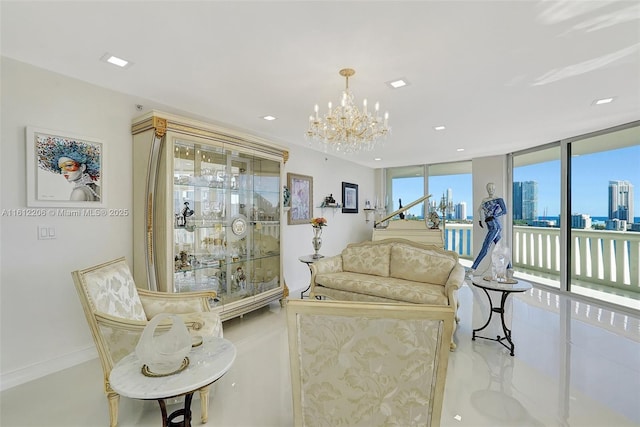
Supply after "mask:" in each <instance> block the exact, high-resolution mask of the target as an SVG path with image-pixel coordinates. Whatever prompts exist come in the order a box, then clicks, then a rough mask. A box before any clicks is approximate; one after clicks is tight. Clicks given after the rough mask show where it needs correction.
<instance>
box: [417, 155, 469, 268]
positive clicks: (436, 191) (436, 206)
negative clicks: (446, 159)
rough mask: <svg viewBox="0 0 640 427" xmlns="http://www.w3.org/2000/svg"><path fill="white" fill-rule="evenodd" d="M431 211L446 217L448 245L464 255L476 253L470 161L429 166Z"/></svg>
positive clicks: (445, 225) (450, 248) (461, 255)
mask: <svg viewBox="0 0 640 427" xmlns="http://www.w3.org/2000/svg"><path fill="white" fill-rule="evenodd" d="M428 174H429V180H428V186H427V189H428V192H429V194H431V198H430V199H429V210H435V211H436V212H438V214H439V215H440V217H444V221H445V224H444V230H445V236H444V238H445V248H446V249H448V250H452V251H456V252H457V253H458V255H459V256H460V257H461V258H466V259H471V258H472V256H473V245H472V240H471V236H472V234H471V233H472V230H473V227H472V222H473V215H474V207H473V206H472V203H473V184H472V177H471V161H464V162H453V163H439V164H435V165H429V168H428Z"/></svg>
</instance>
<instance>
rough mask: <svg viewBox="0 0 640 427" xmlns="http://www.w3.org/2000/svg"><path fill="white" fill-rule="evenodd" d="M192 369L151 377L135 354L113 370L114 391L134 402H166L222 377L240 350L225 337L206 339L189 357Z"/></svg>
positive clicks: (110, 379) (112, 386)
mask: <svg viewBox="0 0 640 427" xmlns="http://www.w3.org/2000/svg"><path fill="white" fill-rule="evenodd" d="M187 357H188V358H189V366H188V367H187V368H186V369H185V370H183V371H182V372H179V373H177V374H173V375H168V376H165V377H147V376H145V375H143V374H142V363H141V362H140V360H139V359H138V356H136V354H135V352H134V353H131V354H129V355H128V356H126V357H124V358H123V359H122V360H120V361H119V362H118V363H117V364H116V365H115V366H114V367H113V369H112V370H111V374H110V375H109V383H110V384H111V388H113V390H114V391H115V392H116V393H118V394H120V395H122V396H125V397H131V398H134V399H166V398H168V397H174V396H180V395H182V394H186V393H190V392H193V391H195V390H198V389H199V388H202V387H204V386H206V385H209V384H211V383H213V382H215V381H216V380H218V379H219V378H220V377H222V376H223V375H224V374H225V373H226V372H227V371H228V370H229V368H231V365H233V362H234V360H235V358H236V347H235V346H234V345H233V344H232V343H231V341H228V340H226V339H224V338H218V337H206V338H204V341H203V343H202V345H200V346H198V347H195V348H193V349H192V350H191V351H190V352H189V354H188V355H187Z"/></svg>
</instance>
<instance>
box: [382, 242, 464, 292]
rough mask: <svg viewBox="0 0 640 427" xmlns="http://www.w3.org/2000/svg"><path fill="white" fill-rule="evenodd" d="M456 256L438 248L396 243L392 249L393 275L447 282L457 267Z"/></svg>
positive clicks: (418, 280)
mask: <svg viewBox="0 0 640 427" xmlns="http://www.w3.org/2000/svg"><path fill="white" fill-rule="evenodd" d="M456 263H457V260H456V259H455V257H453V256H451V255H449V254H446V253H442V252H441V251H438V250H437V249H422V248H416V247H411V246H404V245H394V246H393V248H392V249H391V263H390V264H391V267H390V275H391V277H397V278H399V279H405V280H410V281H415V282H429V283H434V284H437V285H444V284H446V283H447V279H448V278H449V274H451V270H453V268H454V267H455V265H456Z"/></svg>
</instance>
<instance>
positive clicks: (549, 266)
mask: <svg viewBox="0 0 640 427" xmlns="http://www.w3.org/2000/svg"><path fill="white" fill-rule="evenodd" d="M560 163H561V161H560V143H554V144H549V145H546V146H544V147H540V148H536V149H534V150H528V151H525V152H521V153H516V154H514V155H513V183H512V185H513V189H512V195H511V203H510V205H511V209H510V211H511V215H512V218H513V236H512V241H513V243H512V246H513V248H512V250H513V254H512V257H513V265H514V267H515V268H516V269H524V270H525V271H528V272H530V273H533V274H535V275H536V276H537V280H538V281H542V282H544V283H545V284H547V285H550V286H553V287H556V288H557V287H559V286H560V266H561V263H560V261H561V253H560V214H561V197H560V192H561V164H560Z"/></svg>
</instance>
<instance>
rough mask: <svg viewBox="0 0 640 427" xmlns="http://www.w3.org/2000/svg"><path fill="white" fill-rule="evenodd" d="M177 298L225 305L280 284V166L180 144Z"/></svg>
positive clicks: (175, 191) (175, 233)
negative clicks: (190, 296) (198, 294)
mask: <svg viewBox="0 0 640 427" xmlns="http://www.w3.org/2000/svg"><path fill="white" fill-rule="evenodd" d="M173 153H174V159H173V169H174V173H173V214H174V218H175V220H174V224H173V242H174V263H175V265H174V283H173V290H174V292H187V291H197V290H213V291H216V292H217V294H218V302H219V303H222V304H226V303H230V302H233V301H237V300H241V299H243V298H247V297H251V296H254V295H256V294H258V293H261V292H264V291H267V290H270V289H275V288H278V287H279V286H280V221H279V220H280V208H279V207H280V163H279V162H278V161H273V160H267V159H262V158H257V157H254V156H252V155H250V154H245V153H238V152H234V151H231V150H228V149H225V148H223V147H216V146H210V145H200V144H195V143H193V142H188V141H181V140H177V141H175V142H174V147H173Z"/></svg>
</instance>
